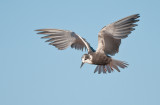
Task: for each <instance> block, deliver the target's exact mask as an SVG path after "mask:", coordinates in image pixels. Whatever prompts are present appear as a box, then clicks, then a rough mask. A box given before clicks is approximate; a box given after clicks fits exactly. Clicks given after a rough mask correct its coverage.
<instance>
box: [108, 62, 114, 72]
mask: <svg viewBox="0 0 160 105" xmlns="http://www.w3.org/2000/svg"><path fill="white" fill-rule="evenodd" d="M109 66H110V68H111V70H112V71H113V68H112V64H111V63H109Z"/></svg>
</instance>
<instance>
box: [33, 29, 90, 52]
mask: <svg viewBox="0 0 160 105" xmlns="http://www.w3.org/2000/svg"><path fill="white" fill-rule="evenodd" d="M35 31H40V32H39V33H37V34H44V35H45V36H43V37H41V38H47V39H48V40H46V42H50V43H49V44H50V45H53V46H55V47H56V48H58V49H59V50H64V49H66V48H67V47H68V46H71V47H72V48H75V49H77V50H83V49H84V48H85V49H87V50H88V53H90V52H92V47H90V44H89V43H88V42H87V41H86V40H85V39H84V38H82V37H80V36H79V35H77V34H76V33H74V32H71V31H67V30H60V29H38V30H35Z"/></svg>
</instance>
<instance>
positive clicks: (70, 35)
mask: <svg viewBox="0 0 160 105" xmlns="http://www.w3.org/2000/svg"><path fill="white" fill-rule="evenodd" d="M139 17H140V16H139V14H134V15H131V16H128V17H126V18H123V19H121V20H118V21H116V22H114V23H111V24H109V25H107V26H104V27H103V28H102V29H101V30H100V32H99V33H98V48H97V49H96V50H94V49H93V48H92V47H91V45H90V44H89V43H88V42H87V41H86V39H84V38H82V37H81V36H79V35H78V34H76V33H75V32H73V31H69V30H61V29H38V30H35V31H40V32H38V33H37V34H44V35H45V36H43V37H41V38H43V39H44V38H45V39H47V40H46V42H49V45H53V46H55V47H56V48H58V49H59V50H64V49H66V48H67V47H69V46H71V48H75V49H77V50H82V51H83V49H87V51H88V53H87V54H84V55H83V56H82V64H81V67H82V66H83V64H84V63H89V64H94V65H97V67H96V68H95V70H94V73H95V72H98V74H100V73H102V72H103V73H107V72H108V73H111V72H112V71H114V70H117V71H118V72H120V70H119V67H120V68H125V67H127V66H128V64H127V63H126V62H124V61H120V60H116V59H113V58H112V57H111V56H113V55H115V54H116V53H118V51H119V46H120V44H121V39H125V38H126V37H128V35H129V34H130V33H131V32H132V31H133V30H135V28H134V27H135V26H137V24H135V23H136V22H138V21H139V20H138V18H139Z"/></svg>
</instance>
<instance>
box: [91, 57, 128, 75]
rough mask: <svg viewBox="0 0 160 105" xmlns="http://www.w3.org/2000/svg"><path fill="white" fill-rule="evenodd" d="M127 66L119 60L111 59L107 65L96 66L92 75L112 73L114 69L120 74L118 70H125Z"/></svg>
mask: <svg viewBox="0 0 160 105" xmlns="http://www.w3.org/2000/svg"><path fill="white" fill-rule="evenodd" d="M127 66H128V64H127V63H125V62H124V61H119V60H115V59H112V60H111V62H110V63H109V64H107V65H97V67H96V69H95V71H94V73H96V72H98V74H100V73H101V72H103V73H107V72H108V73H111V72H113V71H114V69H116V70H117V71H118V72H120V70H119V68H118V67H120V68H125V67H127Z"/></svg>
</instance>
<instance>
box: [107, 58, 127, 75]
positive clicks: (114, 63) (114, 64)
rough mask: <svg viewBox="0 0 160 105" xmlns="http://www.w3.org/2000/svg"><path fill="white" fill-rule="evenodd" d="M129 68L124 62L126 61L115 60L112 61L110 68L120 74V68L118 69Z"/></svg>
mask: <svg viewBox="0 0 160 105" xmlns="http://www.w3.org/2000/svg"><path fill="white" fill-rule="evenodd" d="M127 66H128V64H127V63H126V62H124V61H119V60H115V59H113V58H112V60H111V62H110V67H111V68H112V69H113V68H114V69H116V70H117V71H118V72H120V70H119V68H118V67H120V68H123V69H124V68H125V67H127Z"/></svg>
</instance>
